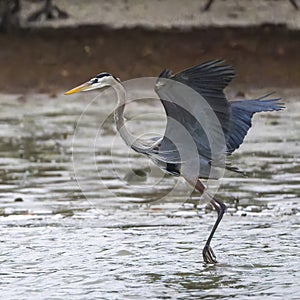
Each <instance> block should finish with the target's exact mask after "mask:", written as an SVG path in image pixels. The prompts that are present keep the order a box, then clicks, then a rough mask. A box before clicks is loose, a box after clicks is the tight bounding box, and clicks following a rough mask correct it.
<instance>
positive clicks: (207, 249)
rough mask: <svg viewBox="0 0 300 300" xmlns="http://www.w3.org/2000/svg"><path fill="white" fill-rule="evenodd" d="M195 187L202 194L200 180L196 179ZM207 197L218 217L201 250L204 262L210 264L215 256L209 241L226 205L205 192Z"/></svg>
mask: <svg viewBox="0 0 300 300" xmlns="http://www.w3.org/2000/svg"><path fill="white" fill-rule="evenodd" d="M195 188H196V189H197V190H198V191H199V192H200V193H201V194H203V193H204V192H205V186H204V185H203V184H202V183H201V181H200V180H198V181H197V183H196V186H195ZM207 195H208V197H209V198H210V199H211V200H210V203H211V205H212V206H213V207H214V209H215V210H216V211H217V213H218V218H217V220H216V222H215V224H214V226H213V229H212V230H211V232H210V234H209V236H208V239H207V241H206V243H205V246H204V249H203V251H202V255H203V259H204V262H206V263H210V264H215V263H216V262H217V259H216V256H215V254H214V252H213V250H212V248H211V246H210V242H211V240H212V238H213V236H214V233H215V231H216V229H217V228H218V225H219V223H220V222H221V220H222V218H223V215H224V213H225V211H226V205H225V204H224V203H223V202H221V201H220V200H218V199H216V198H214V197H212V196H211V195H209V194H208V193H207Z"/></svg>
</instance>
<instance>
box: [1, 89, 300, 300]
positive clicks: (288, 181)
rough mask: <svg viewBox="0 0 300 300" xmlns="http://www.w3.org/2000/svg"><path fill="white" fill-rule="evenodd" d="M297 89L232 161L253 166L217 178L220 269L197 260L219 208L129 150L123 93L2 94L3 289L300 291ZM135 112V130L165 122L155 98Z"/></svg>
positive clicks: (156, 295) (131, 294)
mask: <svg viewBox="0 0 300 300" xmlns="http://www.w3.org/2000/svg"><path fill="white" fill-rule="evenodd" d="M299 92H300V91H299V90H282V91H280V93H279V94H280V95H281V96H283V97H284V98H286V99H288V101H287V109H286V110H284V111H282V112H279V113H272V114H260V115H259V116H256V117H255V120H254V123H255V126H254V128H253V129H252V131H251V132H250V134H249V135H248V136H247V139H246V141H245V143H244V144H243V146H242V147H241V148H240V149H239V151H238V152H237V153H236V154H234V155H233V156H232V158H231V161H232V164H233V165H236V166H238V167H239V168H240V169H242V170H244V171H246V173H247V176H246V177H243V176H241V175H238V174H232V173H231V174H229V173H228V174H227V173H226V175H225V177H224V178H223V179H222V180H221V182H220V183H221V187H220V188H219V190H218V192H217V194H218V196H219V197H220V198H222V199H223V200H224V201H225V202H226V203H227V205H228V211H227V213H226V215H225V216H224V219H223V221H222V223H221V225H220V228H219V229H218V231H217V233H216V235H215V238H214V240H213V242H212V246H213V248H214V251H215V253H216V255H217V258H218V261H219V263H218V264H217V265H215V266H212V265H204V264H203V261H202V256H201V251H202V247H203V246H204V243H205V239H206V238H207V236H208V233H209V230H210V229H211V227H212V224H213V223H214V221H215V218H216V215H215V212H213V211H211V209H209V207H207V206H206V205H205V204H204V203H200V204H199V205H198V206H197V209H195V207H196V205H197V204H198V202H197V201H198V196H197V194H196V193H194V194H192V195H190V190H189V188H188V186H187V185H186V184H185V183H184V182H183V181H182V180H180V179H178V178H174V177H168V176H164V175H163V174H162V173H161V172H160V171H159V170H157V169H156V168H155V167H154V166H153V165H152V164H151V163H150V162H149V161H148V159H147V158H144V157H141V156H140V155H138V154H136V153H134V152H132V151H131V150H128V149H127V147H126V146H125V145H124V143H123V142H122V140H121V139H120V138H119V136H118V135H117V133H116V131H115V129H114V127H113V126H112V121H113V118H112V116H111V114H110V113H111V111H112V109H113V108H114V105H115V103H114V101H110V100H108V101H104V102H101V101H96V102H94V103H93V105H92V106H90V107H88V108H86V105H87V104H89V103H90V100H91V98H93V95H92V94H83V95H80V96H74V97H73V98H67V99H66V98H65V97H64V96H57V97H49V96H47V95H40V94H34V95H26V96H19V95H1V96H0V101H1V112H0V153H1V159H0V164H1V170H0V176H1V184H0V189H1V193H0V226H1V236H0V242H1V255H0V272H1V286H0V288H1V290H2V296H3V298H4V297H5V298H7V299H24V298H28V299H66V298H67V299H70V298H72V299H96V298H97V299H232V298H236V299H248V298H252V299H262V298H263V299H283V298H284V299H299V298H300V288H299V279H300V278H299V267H300V263H299V238H300V228H299V227H300V226H299V225H300V222H299V206H298V203H299V194H300V168H299V162H300V153H299V137H300V121H299V120H300V105H299V102H297V97H298V95H299ZM261 94H265V91H250V92H249V95H248V96H250V97H252V96H258V95H261ZM129 108H130V109H128V116H129V118H131V119H133V121H132V123H131V128H132V130H133V131H136V132H144V133H162V132H163V129H164V124H165V123H164V122H165V120H164V118H163V116H162V115H161V111H162V108H161V106H160V105H159V104H158V103H155V104H154V103H152V102H151V101H150V102H149V101H144V102H143V103H139V104H138V105H132V107H129ZM83 112H84V113H83ZM82 113H83V115H82ZM80 116H81V119H79V118H80ZM78 124H79V125H78ZM145 128H146V129H149V128H150V129H149V130H145ZM74 133H75V138H74ZM112 145H113V146H112ZM72 153H73V154H72ZM74 166H75V168H76V173H74ZM212 184H215V185H216V186H217V185H218V183H212ZM174 186H175V188H174Z"/></svg>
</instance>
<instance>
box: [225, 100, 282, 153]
mask: <svg viewBox="0 0 300 300" xmlns="http://www.w3.org/2000/svg"><path fill="white" fill-rule="evenodd" d="M267 96H268V95H266V96H264V97H261V98H259V99H255V100H244V101H232V102H229V103H230V107H231V117H230V126H229V132H228V133H227V135H226V145H227V151H228V153H232V152H233V151H234V150H236V149H238V148H239V146H240V145H241V144H242V143H243V141H244V138H245V136H246V134H247V132H248V130H249V128H250V127H251V125H252V122H251V119H252V116H253V114H254V113H256V112H262V111H277V110H281V109H283V108H284V106H283V104H282V103H279V102H278V101H279V100H280V98H276V99H268V100H263V99H264V98H266V97H267Z"/></svg>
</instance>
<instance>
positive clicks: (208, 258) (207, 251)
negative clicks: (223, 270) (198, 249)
mask: <svg viewBox="0 0 300 300" xmlns="http://www.w3.org/2000/svg"><path fill="white" fill-rule="evenodd" d="M202 255H203V259H204V262H205V263H207V264H216V263H217V258H216V256H215V254H214V251H213V250H212V248H211V247H210V245H205V247H204V249H203V251H202Z"/></svg>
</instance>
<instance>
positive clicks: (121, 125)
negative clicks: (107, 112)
mask: <svg viewBox="0 0 300 300" xmlns="http://www.w3.org/2000/svg"><path fill="white" fill-rule="evenodd" d="M113 88H114V90H115V92H116V94H117V98H118V106H117V108H116V109H115V111H114V118H115V123H116V126H117V129H118V131H119V133H120V136H121V137H122V139H123V140H124V141H125V143H126V144H127V146H129V147H131V148H138V147H139V145H138V143H137V138H136V137H135V136H133V135H132V134H131V133H130V132H129V131H128V130H127V128H126V125H125V119H124V110H125V105H126V90H125V88H124V86H123V85H122V84H121V83H120V82H117V83H116V84H114V85H113Z"/></svg>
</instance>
